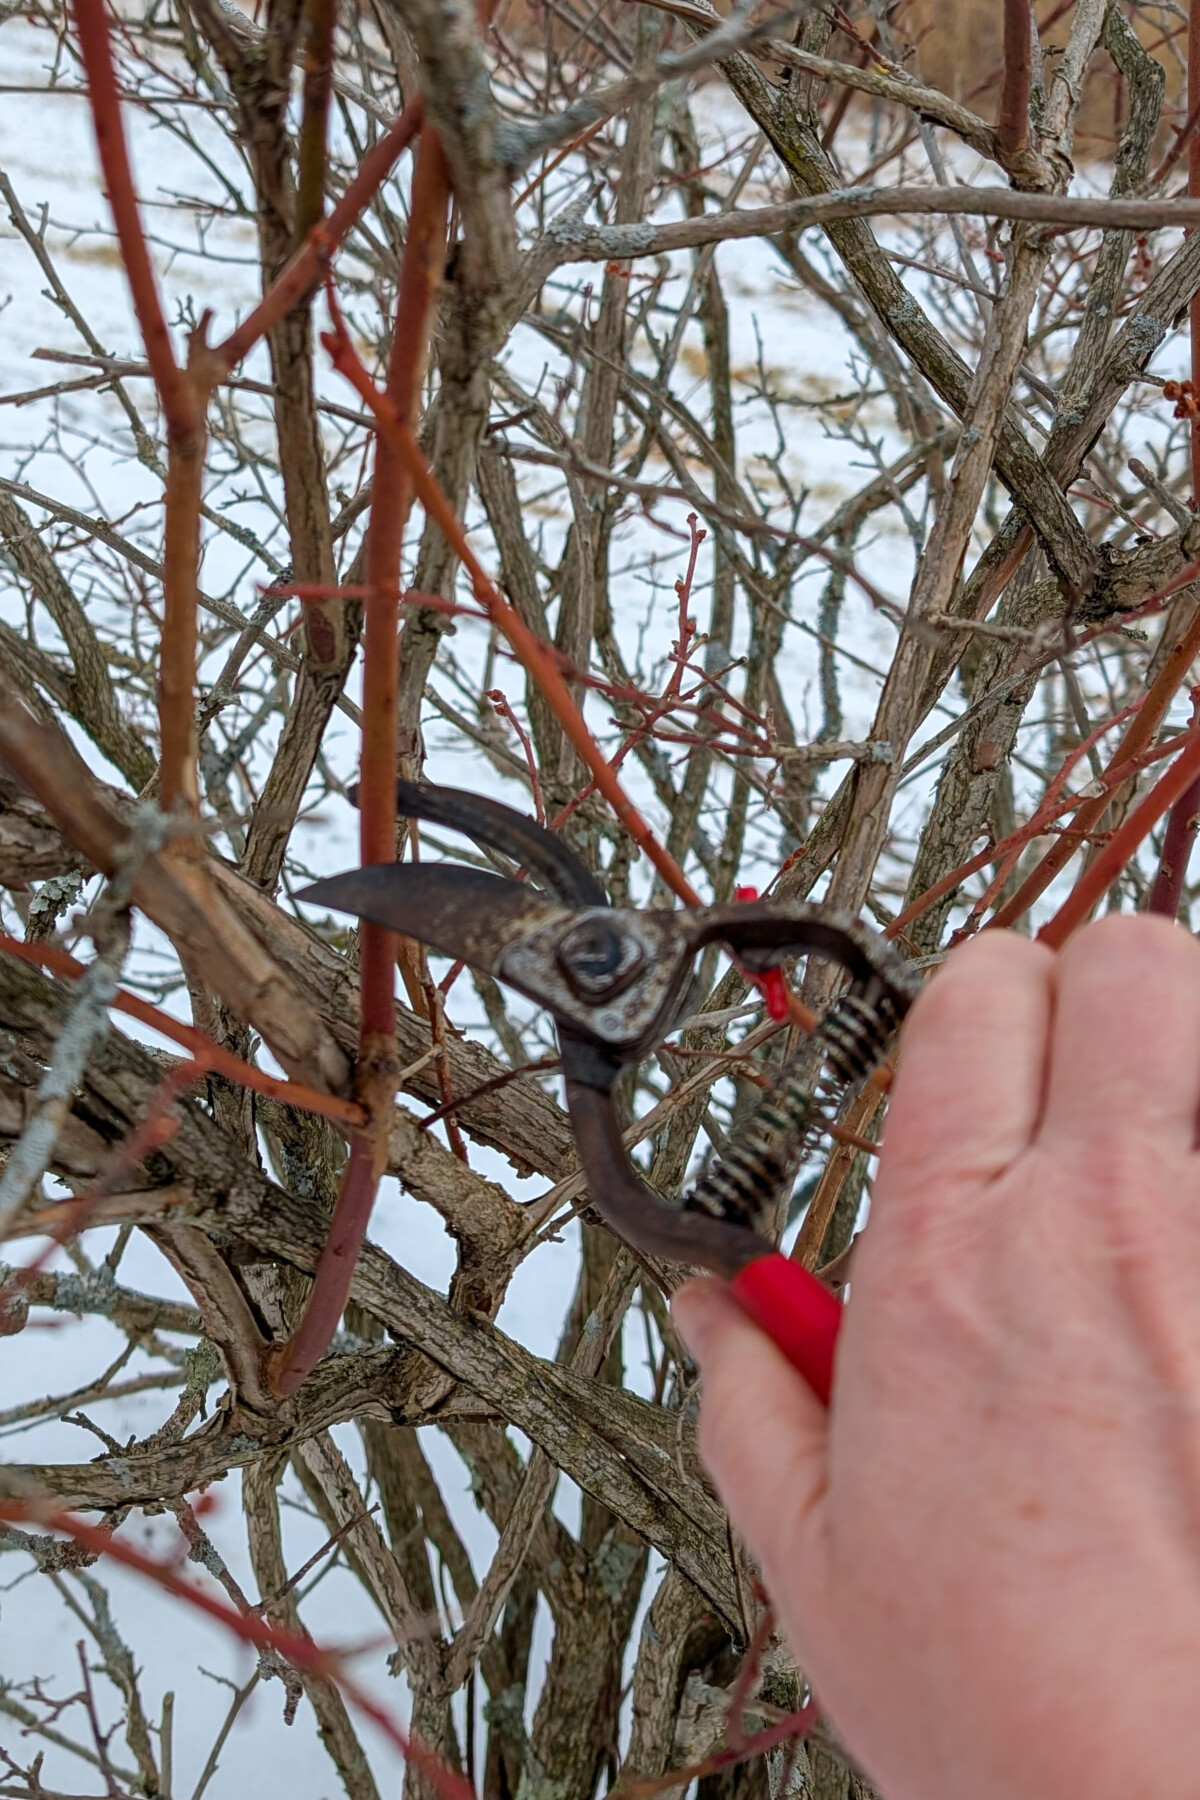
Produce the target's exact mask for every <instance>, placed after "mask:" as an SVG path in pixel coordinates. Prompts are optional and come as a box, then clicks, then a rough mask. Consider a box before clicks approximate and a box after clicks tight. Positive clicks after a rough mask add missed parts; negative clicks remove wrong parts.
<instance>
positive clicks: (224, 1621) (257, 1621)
mask: <svg viewBox="0 0 1200 1800" xmlns="http://www.w3.org/2000/svg"><path fill="white" fill-rule="evenodd" d="M0 1520H7V1521H9V1522H11V1523H14V1524H16V1523H28V1524H36V1525H41V1526H44V1527H46V1528H48V1529H49V1530H51V1531H60V1532H62V1533H63V1534H64V1535H65V1536H67V1537H70V1538H73V1539H74V1541H75V1542H76V1543H77V1544H80V1545H82V1547H83V1548H84V1549H85V1550H90V1551H93V1552H94V1553H95V1554H96V1555H97V1556H108V1557H111V1558H112V1560H113V1561H114V1562H118V1563H120V1564H121V1565H122V1566H123V1567H124V1568H127V1569H133V1570H134V1571H135V1572H136V1573H137V1574H139V1575H144V1576H146V1577H147V1578H148V1579H149V1580H151V1581H153V1582H155V1583H156V1584H157V1585H158V1586H159V1587H160V1588H162V1589H163V1590H164V1592H166V1593H168V1594H171V1595H172V1596H173V1597H174V1598H175V1599H177V1600H182V1601H184V1602H185V1603H186V1604H187V1605H188V1606H191V1607H194V1608H195V1609H196V1610H197V1611H198V1612H203V1613H206V1614H207V1615H208V1617H209V1618H210V1619H215V1620H216V1621H217V1623H218V1624H220V1625H224V1626H226V1627H227V1628H228V1629H229V1630H230V1631H231V1632H232V1633H233V1635H234V1636H235V1637H237V1638H240V1639H241V1640H242V1642H243V1643H247V1644H253V1645H254V1646H255V1648H256V1649H259V1650H275V1651H277V1652H278V1653H279V1655H280V1656H283V1657H286V1658H287V1660H288V1662H290V1663H292V1664H293V1665H294V1666H295V1667H296V1668H298V1669H306V1670H308V1671H309V1672H310V1673H312V1674H313V1675H317V1676H319V1677H320V1678H321V1679H322V1680H324V1681H329V1682H333V1683H335V1684H336V1685H337V1686H338V1687H339V1688H340V1689H341V1691H342V1693H343V1694H344V1695H345V1696H346V1698H347V1700H349V1701H350V1702H351V1704H352V1705H354V1706H355V1707H357V1708H358V1710H359V1712H361V1713H362V1714H364V1716H365V1717H366V1718H368V1719H370V1720H371V1722H372V1723H373V1724H375V1725H377V1726H378V1727H379V1729H380V1730H381V1731H382V1732H383V1734H384V1736H385V1737H386V1738H387V1739H388V1741H389V1743H391V1744H392V1745H393V1746H394V1748H395V1749H396V1750H398V1751H399V1753H400V1755H401V1756H403V1757H405V1758H406V1759H407V1761H409V1762H410V1763H412V1764H413V1766H414V1767H415V1768H418V1769H420V1770H421V1772H422V1774H424V1775H426V1776H428V1778H429V1780H430V1781H431V1782H432V1783H433V1784H434V1786H435V1787H436V1788H437V1789H438V1791H439V1792H440V1793H441V1794H442V1795H443V1796H444V1797H445V1800H475V1794H474V1790H473V1789H472V1787H471V1785H470V1783H469V1782H467V1781H466V1780H465V1779H464V1777H463V1776H461V1775H459V1774H457V1773H456V1772H455V1771H454V1770H453V1769H449V1768H447V1766H446V1764H445V1763H444V1762H443V1761H442V1759H441V1758H440V1757H439V1756H436V1755H435V1754H434V1752H433V1751H432V1750H430V1749H429V1748H428V1747H427V1746H426V1745H425V1744H423V1743H422V1742H421V1741H420V1739H419V1738H415V1737H409V1736H408V1734H407V1733H406V1732H404V1731H402V1730H401V1728H400V1726H399V1725H397V1723H396V1721H395V1719H394V1718H393V1717H392V1715H391V1713H390V1712H388V1711H387V1710H386V1708H384V1707H382V1706H380V1705H379V1704H378V1702H377V1701H375V1700H373V1699H372V1698H371V1696H370V1695H369V1694H368V1693H366V1692H365V1691H364V1690H363V1689H362V1688H360V1687H359V1685H358V1683H357V1682H356V1681H355V1680H354V1679H353V1677H352V1676H350V1675H348V1674H347V1673H346V1669H345V1667H344V1663H343V1659H342V1656H341V1655H340V1654H339V1652H338V1651H336V1650H324V1649H322V1648H321V1647H320V1646H319V1645H318V1644H314V1643H313V1641H312V1639H311V1638H309V1637H308V1636H307V1635H306V1634H305V1633H304V1632H301V1631H291V1630H288V1629H287V1628H286V1627H285V1626H280V1625H269V1624H268V1623H267V1621H266V1620H265V1619H263V1618H261V1617H260V1616H259V1614H258V1613H257V1612H254V1611H251V1612H245V1613H244V1612H240V1611H239V1610H238V1608H237V1607H236V1606H232V1605H231V1604H230V1603H229V1602H228V1601H226V1600H219V1599H218V1598H217V1597H216V1595H214V1594H210V1593H207V1592H206V1591H205V1589H204V1588H203V1587H201V1586H199V1585H198V1584H197V1582H196V1581H195V1580H194V1579H191V1578H190V1577H188V1576H185V1575H183V1574H181V1573H180V1572H179V1571H178V1570H177V1569H174V1568H172V1567H171V1566H170V1565H169V1564H167V1563H161V1562H156V1561H155V1560H154V1558H153V1557H150V1556H146V1555H145V1554H144V1553H143V1552H142V1551H141V1550H137V1549H135V1548H134V1546H133V1545H132V1544H127V1543H125V1542H124V1541H123V1540H122V1539H121V1538H119V1537H117V1536H116V1535H115V1534H114V1533H113V1532H112V1530H111V1529H110V1528H108V1527H106V1526H103V1525H91V1524H89V1523H88V1522H87V1520H86V1519H77V1518H75V1517H74V1515H73V1514H71V1513H67V1512H62V1511H60V1510H59V1509H58V1508H57V1507H53V1506H43V1505H40V1504H39V1503H37V1502H36V1501H28V1500H4V1501H0Z"/></svg>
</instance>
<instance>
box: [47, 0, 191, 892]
mask: <svg viewBox="0 0 1200 1800" xmlns="http://www.w3.org/2000/svg"><path fill="white" fill-rule="evenodd" d="M73 5H74V11H75V25H76V30H77V32H78V36H79V48H80V54H81V55H82V58H83V66H84V70H85V72H86V74H87V81H88V97H89V99H90V101H91V108H92V119H93V122H94V125H95V129H96V145H97V148H98V150H99V153H100V164H101V167H102V169H103V171H104V180H105V184H106V186H107V188H108V199H109V205H110V206H111V208H112V215H113V223H114V225H115V226H116V231H117V242H118V244H119V245H120V247H121V260H122V262H123V264H124V267H125V273H126V276H127V277H128V280H129V288H130V292H131V294H132V296H133V307H134V311H135V313H136V314H137V321H138V325H139V327H140V328H141V333H142V338H143V341H144V343H145V346H146V357H147V360H148V362H149V364H150V372H151V374H152V375H153V377H154V385H155V389H156V390H157V393H158V397H159V401H160V404H161V406H162V409H163V417H164V419H165V421H166V427H167V486H166V508H165V525H164V541H163V627H162V641H161V644H160V646H159V658H158V715H159V754H160V758H161V768H160V772H159V777H160V778H159V802H160V804H161V806H162V807H163V810H164V811H166V812H170V811H172V810H181V811H184V812H195V811H197V810H198V807H199V788H198V785H197V780H196V724H195V706H194V691H195V680H196V645H197V635H196V606H197V589H196V578H197V570H198V568H199V561H200V500H201V487H202V483H203V476H204V435H205V433H204V427H205V412H206V410H207V403H208V393H209V388H210V385H211V376H212V373H213V371H212V368H211V362H210V357H209V352H208V351H207V349H206V347H205V343H204V337H205V333H206V331H207V327H208V317H209V315H208V314H205V316H204V318H203V319H202V320H201V322H200V326H199V328H198V330H196V331H195V332H193V333H192V336H191V340H190V344H189V352H188V366H187V368H186V369H181V368H180V367H179V365H178V363H177V362H176V361H175V354H174V351H173V350H172V348H171V339H170V335H169V333H168V331H167V324H166V320H165V318H164V317H163V310H162V303H161V301H160V299H159V293H158V283H157V281H156V280H155V276H154V268H153V265H152V263H151V261H150V251H149V249H148V247H147V244H146V237H145V233H144V232H143V230H142V221H141V216H140V213H139V211H138V203H137V194H136V193H135V191H134V186H133V174H132V171H131V169H130V166H129V151H128V148H127V146H126V143H125V132H124V128H123V126H122V123H121V104H120V98H119V95H118V91H117V77H116V71H115V69H114V68H113V60H112V45H111V43H110V41H109V32H108V20H107V18H106V16H105V11H104V0H73ZM174 854H175V855H178V856H193V857H194V856H196V855H198V854H199V845H198V844H197V843H196V841H195V840H194V839H192V838H180V839H179V840H178V841H177V843H176V844H175V846H174Z"/></svg>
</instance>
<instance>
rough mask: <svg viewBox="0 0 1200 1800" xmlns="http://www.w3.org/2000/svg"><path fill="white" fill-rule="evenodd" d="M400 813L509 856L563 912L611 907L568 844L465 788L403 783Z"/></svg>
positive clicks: (353, 791)
mask: <svg viewBox="0 0 1200 1800" xmlns="http://www.w3.org/2000/svg"><path fill="white" fill-rule="evenodd" d="M347 795H348V798H349V800H350V804H351V805H352V806H357V805H358V787H357V784H356V785H355V786H354V787H351V788H349V789H347ZM396 807H397V810H398V811H399V812H402V813H404V815H405V816H406V817H407V818H410V819H425V820H428V821H429V823H430V824H433V825H444V826H446V828H447V829H448V830H450V831H461V832H463V833H465V835H466V836H467V837H469V838H473V839H474V841H475V842H476V843H477V844H484V845H487V847H488V848H489V849H492V850H499V851H500V852H501V854H502V855H504V856H510V857H511V858H512V860H513V862H515V863H517V864H518V865H519V866H523V867H524V868H526V869H528V870H529V872H530V874H531V875H533V876H534V877H535V878H536V880H537V881H538V882H539V883H540V884H541V886H542V887H544V888H547V889H548V890H549V892H550V893H551V894H552V895H553V896H554V898H555V899H556V900H561V901H562V903H563V905H564V906H607V905H608V895H607V894H606V893H605V891H604V887H603V884H602V883H601V882H600V881H599V880H597V878H596V876H595V875H593V874H592V871H591V870H590V869H589V868H588V866H587V864H586V863H585V862H584V861H583V859H582V857H579V856H577V855H576V854H575V852H574V850H572V849H571V846H570V845H569V844H568V843H566V842H565V841H564V840H563V839H562V838H560V837H556V836H555V834H554V833H553V832H552V831H547V829H546V827H545V826H544V825H539V824H538V822H537V820H536V819H531V818H529V817H528V815H527V814H525V813H520V812H517V811H516V810H515V809H514V808H513V807H511V806H505V805H503V804H502V803H501V802H500V801H499V800H492V799H489V798H488V796H487V795H485V794H472V793H468V792H467V791H466V790H465V789H463V788H448V787H433V786H426V785H424V784H418V783H417V782H415V781H404V780H402V779H399V778H398V779H397V781H396Z"/></svg>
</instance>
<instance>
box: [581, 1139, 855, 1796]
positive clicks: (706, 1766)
mask: <svg viewBox="0 0 1200 1800" xmlns="http://www.w3.org/2000/svg"><path fill="white" fill-rule="evenodd" d="M872 1148H873V1149H875V1150H878V1148H879V1146H878V1145H877V1144H876V1145H873V1146H872ZM820 1720H821V1711H820V1708H819V1707H818V1706H817V1704H816V1702H815V1701H811V1700H810V1701H809V1703H808V1705H807V1706H802V1707H801V1708H800V1710H799V1711H798V1712H794V1713H789V1714H788V1716H787V1718H786V1719H780V1720H779V1722H778V1724H776V1725H768V1727H767V1729H766V1730H765V1731H759V1732H756V1733H755V1735H754V1736H753V1737H751V1738H747V1739H746V1741H745V1743H744V1744H741V1745H740V1746H739V1747H738V1748H737V1749H734V1748H733V1747H732V1746H730V1747H727V1748H726V1749H724V1750H715V1751H714V1752H713V1754H712V1755H711V1756H707V1757H705V1759H704V1761H703V1762H698V1763H693V1764H692V1765H691V1766H690V1768H686V1769H669V1770H668V1771H667V1773H666V1774H665V1775H650V1776H645V1777H643V1778H642V1779H639V1778H638V1777H637V1776H636V1775H635V1776H634V1777H633V1778H632V1780H630V1781H622V1782H619V1783H618V1784H617V1786H616V1787H615V1788H612V1789H610V1791H609V1800H652V1797H653V1796H654V1795H655V1794H665V1793H668V1792H669V1791H671V1790H672V1789H677V1788H683V1787H686V1786H688V1784H689V1783H691V1782H693V1781H702V1780H703V1779H704V1777H705V1776H706V1775H717V1774H719V1773H720V1771H721V1770H722V1769H732V1768H733V1767H734V1766H735V1765H736V1764H737V1763H743V1762H749V1760H750V1758H751V1757H752V1756H763V1755H764V1754H765V1753H766V1752H767V1751H768V1750H773V1749H774V1748H775V1746H776V1744H786V1743H787V1742H788V1741H789V1739H792V1738H802V1737H806V1736H807V1735H808V1733H809V1732H810V1731H811V1730H812V1728H813V1726H814V1725H818V1724H819V1723H820Z"/></svg>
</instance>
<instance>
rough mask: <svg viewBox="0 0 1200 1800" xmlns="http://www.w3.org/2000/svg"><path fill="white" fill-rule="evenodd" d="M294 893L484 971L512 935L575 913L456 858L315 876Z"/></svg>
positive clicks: (493, 968)
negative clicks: (385, 928) (411, 939)
mask: <svg viewBox="0 0 1200 1800" xmlns="http://www.w3.org/2000/svg"><path fill="white" fill-rule="evenodd" d="M297 898H298V899H300V900H307V901H309V902H310V903H312V904H314V905H317V906H330V907H332V908H333V909H334V911H335V912H348V913H353V914H354V916H355V917H356V918H359V919H369V920H371V922H372V923H373V924H375V925H385V926H386V927H387V929H388V930H389V931H398V932H401V933H402V934H403V936H405V937H410V938H416V939H418V941H419V942H420V943H422V944H428V946H429V948H430V949H431V950H440V951H441V953H442V955H443V956H453V957H461V958H462V960H463V961H464V962H467V963H470V964H471V966H472V967H473V968H476V969H483V970H485V971H486V972H487V973H488V974H494V973H495V972H496V964H497V961H498V959H499V958H500V956H501V955H502V954H503V952H504V951H505V950H506V949H507V948H508V946H509V945H510V944H511V943H512V942H513V941H514V940H515V939H518V938H523V937H525V936H526V934H527V933H528V932H530V931H533V930H535V929H537V927H539V926H542V925H546V924H549V923H550V922H552V921H554V920H561V921H562V922H563V923H566V922H567V921H568V920H569V919H570V918H571V916H572V914H571V909H570V908H567V907H562V906H556V905H555V904H554V902H553V901H552V900H548V899H547V898H546V897H545V895H543V894H538V893H535V892H534V891H533V889H531V888H527V887H524V886H523V885H522V884H521V883H520V882H519V881H509V880H507V879H506V878H505V877H504V876H503V875H489V874H487V872H486V871H485V870H483V869H465V868H462V867H461V866H460V865H458V864H456V863H373V864H372V865H371V866H370V867H369V868H366V869H350V870H348V871H347V873H346V874H344V875H331V876H328V877H327V878H326V879H325V880H324V881H314V882H313V884H312V886H311V887H306V888H302V889H301V890H300V892H299V894H298V895H297Z"/></svg>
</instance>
